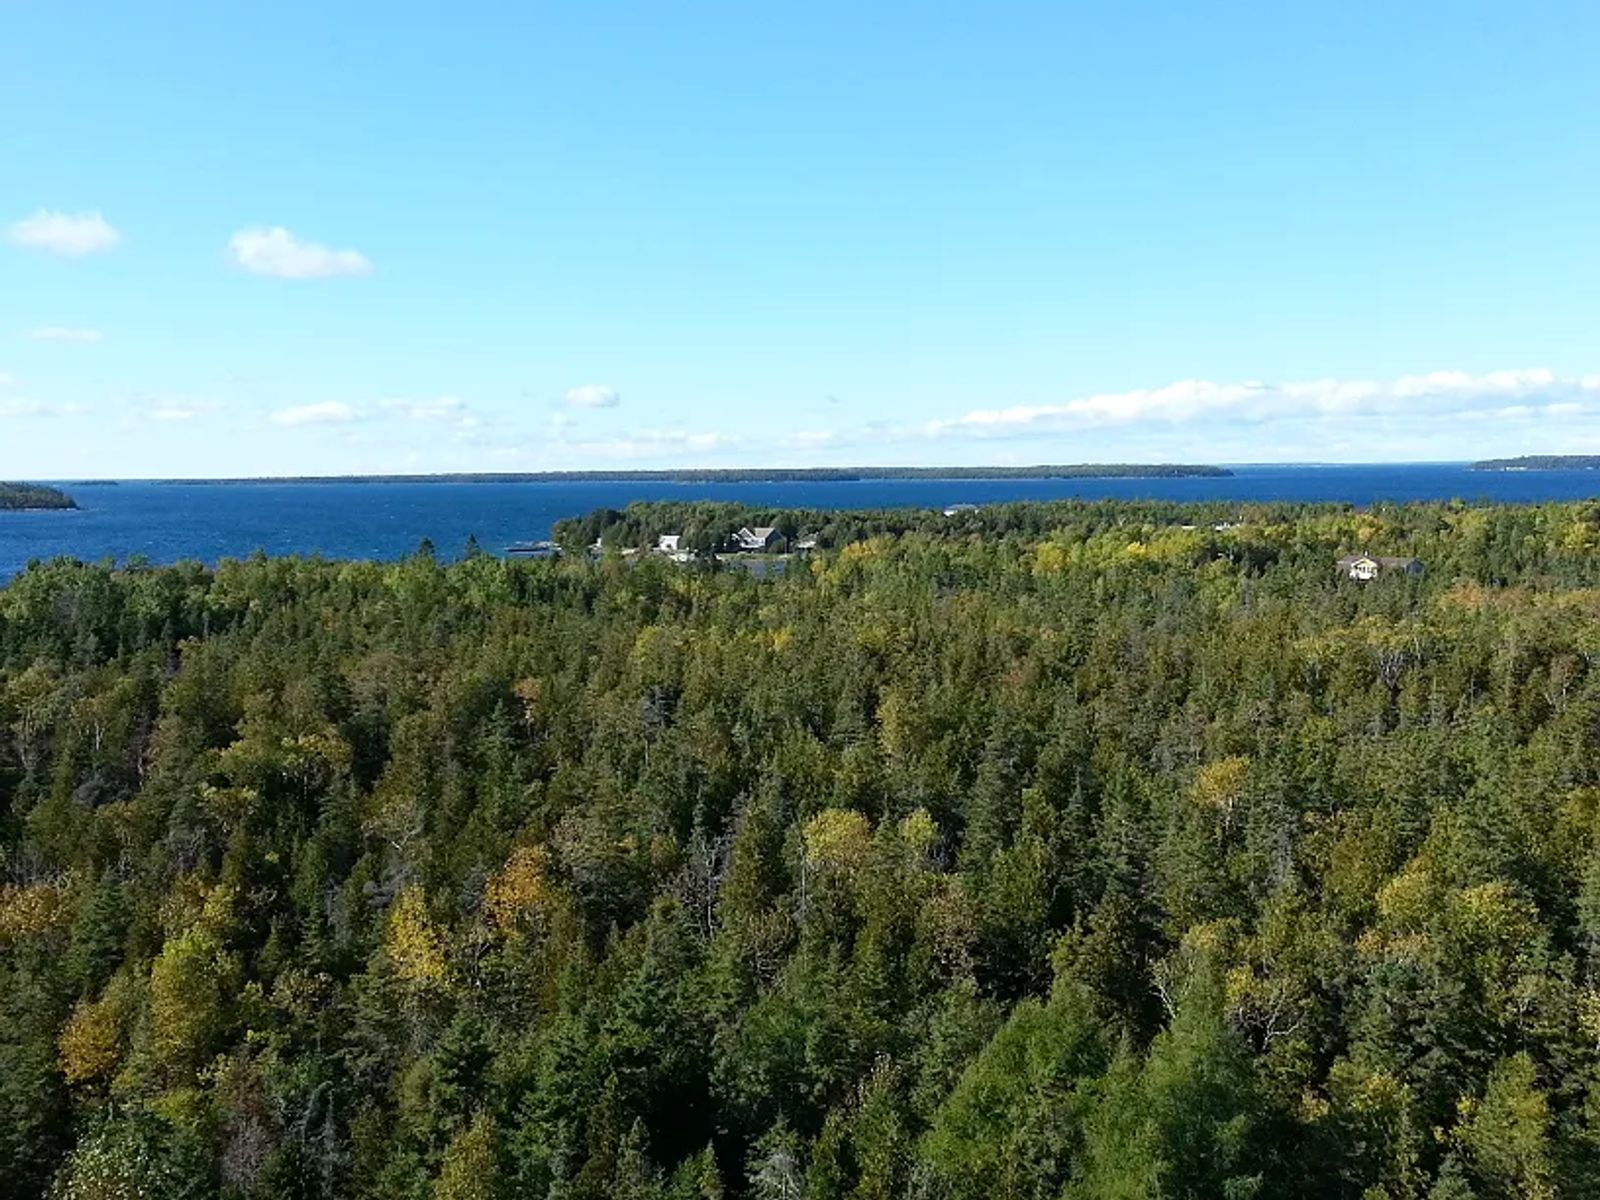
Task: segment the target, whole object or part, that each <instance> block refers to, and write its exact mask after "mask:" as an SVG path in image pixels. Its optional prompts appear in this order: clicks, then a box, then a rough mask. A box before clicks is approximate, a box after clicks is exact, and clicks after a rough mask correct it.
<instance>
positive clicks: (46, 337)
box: [28, 325, 105, 345]
mask: <svg viewBox="0 0 1600 1200" xmlns="http://www.w3.org/2000/svg"><path fill="white" fill-rule="evenodd" d="M28 337H29V338H30V339H32V340H33V341H35V342H74V343H78V344H80V345H92V344H93V343H95V342H99V341H103V340H104V339H105V335H104V334H103V333H101V332H100V331H99V330H98V329H72V328H69V327H67V326H63V325H42V326H40V327H39V328H38V329H30V330H28Z"/></svg>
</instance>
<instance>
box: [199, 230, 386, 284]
mask: <svg viewBox="0 0 1600 1200" xmlns="http://www.w3.org/2000/svg"><path fill="white" fill-rule="evenodd" d="M228 253H229V254H230V255H231V256H232V258H233V261H234V262H235V263H237V264H238V265H239V266H240V267H242V268H244V269H245V270H246V271H249V272H250V273H251V274H252V275H271V276H273V277H275V278H278V279H331V278H334V277H336V276H340V275H370V274H371V273H372V263H371V262H370V261H369V260H368V259H367V256H366V255H364V254H362V253H361V252H360V251H358V250H334V249H331V248H329V247H327V246H323V245H320V244H318V243H317V242H303V241H301V240H300V239H299V238H297V237H295V235H294V234H292V233H290V232H289V231H288V230H287V229H285V228H283V227H282V226H281V225H276V226H273V227H272V228H270V229H263V228H257V229H241V230H239V232H238V233H236V234H234V235H233V237H232V238H231V239H230V240H229V242H228Z"/></svg>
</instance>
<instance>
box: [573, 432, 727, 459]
mask: <svg viewBox="0 0 1600 1200" xmlns="http://www.w3.org/2000/svg"><path fill="white" fill-rule="evenodd" d="M742 442H743V439H741V438H740V437H738V436H737V435H736V434H727V433H717V432H714V431H709V430H708V431H703V432H688V431H685V430H678V429H641V430H637V431H635V432H633V433H630V434H626V435H624V436H623V437H619V438H608V439H603V440H593V441H570V442H564V443H562V449H564V450H571V451H575V452H577V453H579V454H581V455H583V456H584V458H585V459H590V460H592V459H594V458H605V459H625V460H636V459H650V458H657V457H665V458H682V457H684V456H688V455H707V454H717V453H720V452H722V451H725V450H732V449H735V448H737V447H738V446H740V445H741V444H742Z"/></svg>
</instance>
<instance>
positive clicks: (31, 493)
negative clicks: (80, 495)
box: [0, 483, 78, 511]
mask: <svg viewBox="0 0 1600 1200" xmlns="http://www.w3.org/2000/svg"><path fill="white" fill-rule="evenodd" d="M77 507H78V503H77V501H75V500H74V499H73V498H72V497H71V496H69V495H67V494H66V493H65V492H63V491H62V490H61V489H60V488H53V487H46V486H45V485H44V484H42V483H0V511H11V510H22V509H40V508H77Z"/></svg>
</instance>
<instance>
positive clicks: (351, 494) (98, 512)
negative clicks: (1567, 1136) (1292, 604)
mask: <svg viewBox="0 0 1600 1200" xmlns="http://www.w3.org/2000/svg"><path fill="white" fill-rule="evenodd" d="M1233 469H1234V471H1235V472H1236V474H1234V475H1233V476H1231V477H1224V478H1211V479H1206V478H1196V479H1070V480H1045V479H1004V480H987V479H963V480H938V479H910V480H902V479H878V480H860V481H852V482H800V483H792V482H791V483H693V484H689V483H637V482H602V483H595V482H587V483H576V482H562V483H294V484H274V483H260V484H245V485H228V486H219V485H206V484H157V483H122V484H118V485H115V486H97V485H71V484H68V485H66V486H67V490H68V491H69V492H71V493H72V495H73V497H74V498H75V499H76V500H77V502H78V504H79V505H80V506H81V507H80V509H79V510H78V511H76V512H0V579H5V578H8V577H10V576H11V575H13V574H15V573H16V572H17V571H19V570H21V569H22V567H23V566H25V565H26V564H27V562H28V561H29V560H30V559H34V558H49V557H52V556H54V555H59V554H65V555H71V556H73V557H76V558H81V559H88V560H95V559H101V558H114V559H117V560H119V561H121V560H124V559H126V558H128V557H130V556H132V555H143V556H145V557H146V558H148V559H150V560H151V561H153V562H158V563H165V562H174V561H177V560H179V559H201V560H203V561H205V562H215V561H216V560H218V559H219V558H228V557H240V556H243V555H246V554H249V553H251V552H252V551H254V550H257V549H261V550H265V551H266V552H267V553H268V554H313V553H316V554H322V555H325V556H328V557H331V558H396V557H399V556H401V555H404V554H407V553H409V552H411V551H412V550H414V549H416V546H417V543H418V542H419V541H421V540H422V539H423V538H430V539H432V541H433V543H434V545H435V546H436V547H437V548H438V551H439V553H440V555H441V556H453V555H455V554H457V553H458V552H459V551H460V549H461V547H462V546H463V545H464V544H465V542H466V540H467V538H468V536H469V535H476V536H477V538H478V541H479V542H480V543H481V544H482V545H483V547H484V549H486V550H490V551H496V552H497V551H499V550H500V549H501V548H503V547H505V546H507V545H510V544H511V543H513V542H519V541H525V540H529V539H536V538H542V537H547V536H548V535H549V533H550V526H551V525H552V524H553V523H554V522H555V521H557V520H559V519H561V518H562V517H568V516H574V515H578V514H582V513H585V512H588V511H589V510H590V509H593V508H598V507H601V506H603V505H604V506H610V507H613V508H622V507H624V506H626V505H627V504H628V503H629V502H630V501H633V500H668V499H671V500H694V499H711V500H731V501H739V502H743V503H749V504H757V505H768V506H773V507H785V508H789V507H793V508H828V509H839V508H893V507H905V506H912V507H918V506H920V507H929V508H934V507H938V508H942V507H944V506H945V505H947V504H957V503H968V504H989V503H995V502H997V501H1003V500H1059V499H1067V498H1072V497H1081V498H1090V499H1097V498H1115V499H1141V498H1144V499H1152V498H1153V499H1164V500H1176V501H1183V500H1239V501H1251V500H1288V501H1343V502H1349V503H1354V504H1362V505H1365V504H1371V503H1374V502H1376V501H1383V500H1387V501H1404V500H1449V499H1462V500H1489V501H1498V502H1501V503H1512V504H1527V503H1534V502H1538V501H1544V500H1577V499H1584V498H1587V497H1591V496H1595V495H1600V472H1595V471H1516V472H1482V471H1469V470H1468V469H1467V467H1466V466H1465V465H1464V464H1441V463H1426V464H1413V465H1384V466H1244V467H1234V468H1233Z"/></svg>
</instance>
